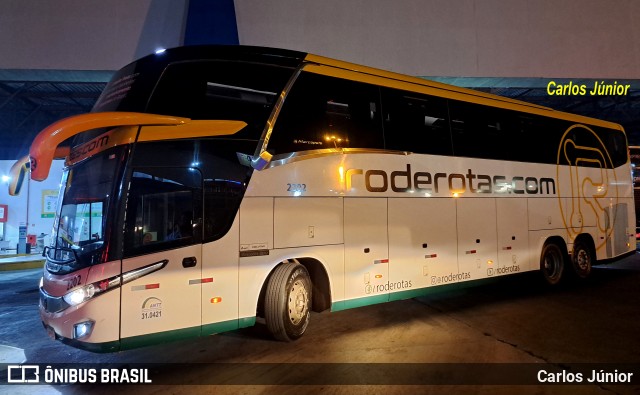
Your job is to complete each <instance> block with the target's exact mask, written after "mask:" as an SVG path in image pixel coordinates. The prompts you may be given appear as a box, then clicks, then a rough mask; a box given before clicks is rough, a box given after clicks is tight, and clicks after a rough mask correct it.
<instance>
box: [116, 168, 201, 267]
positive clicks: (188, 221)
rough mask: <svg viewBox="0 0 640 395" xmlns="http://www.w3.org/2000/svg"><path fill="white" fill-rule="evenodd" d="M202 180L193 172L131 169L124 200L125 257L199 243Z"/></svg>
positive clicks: (189, 170)
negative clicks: (129, 181) (125, 200)
mask: <svg viewBox="0 0 640 395" xmlns="http://www.w3.org/2000/svg"><path fill="white" fill-rule="evenodd" d="M201 200H202V177H201V175H200V172H199V171H197V170H196V169H193V168H173V167H154V168H134V169H133V174H132V177H131V183H130V188H129V196H128V199H127V215H126V224H125V239H124V249H125V256H131V255H136V254H140V253H149V252H153V251H159V250H164V249H169V248H176V247H181V246H185V245H189V244H194V243H197V242H200V240H201V232H202V228H201V226H200V224H201V223H202V204H201Z"/></svg>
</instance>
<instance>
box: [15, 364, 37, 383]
mask: <svg viewBox="0 0 640 395" xmlns="http://www.w3.org/2000/svg"><path fill="white" fill-rule="evenodd" d="M7 376H8V377H7V383H39V382H40V366H38V365H9V366H8V370H7Z"/></svg>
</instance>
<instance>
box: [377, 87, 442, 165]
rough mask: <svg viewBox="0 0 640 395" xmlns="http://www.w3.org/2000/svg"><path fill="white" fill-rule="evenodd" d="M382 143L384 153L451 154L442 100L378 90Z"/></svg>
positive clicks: (385, 89)
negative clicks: (390, 151) (382, 111)
mask: <svg viewBox="0 0 640 395" xmlns="http://www.w3.org/2000/svg"><path fill="white" fill-rule="evenodd" d="M382 108H383V109H384V114H383V120H384V123H383V125H384V140H385V148H386V149H388V150H397V151H407V152H416V153H422V154H434V155H451V154H452V148H451V132H450V130H449V116H448V110H447V102H446V100H445V99H443V98H440V97H436V96H429V95H422V94H419V93H414V92H405V91H400V90H396V89H389V88H382Z"/></svg>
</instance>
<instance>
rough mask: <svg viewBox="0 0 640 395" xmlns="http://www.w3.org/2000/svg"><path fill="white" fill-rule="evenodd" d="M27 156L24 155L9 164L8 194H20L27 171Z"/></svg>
mask: <svg viewBox="0 0 640 395" xmlns="http://www.w3.org/2000/svg"><path fill="white" fill-rule="evenodd" d="M29 167H30V162H29V156H28V155H27V156H24V157H22V158H20V159H18V161H17V162H16V163H14V164H13V166H11V170H10V174H11V176H10V177H11V179H10V180H9V195H11V196H17V195H19V194H20V190H21V189H22V185H24V179H25V176H27V174H28V173H29Z"/></svg>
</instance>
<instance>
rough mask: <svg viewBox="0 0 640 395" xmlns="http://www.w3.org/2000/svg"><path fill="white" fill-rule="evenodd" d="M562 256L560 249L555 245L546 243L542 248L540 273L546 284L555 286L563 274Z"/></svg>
mask: <svg viewBox="0 0 640 395" xmlns="http://www.w3.org/2000/svg"><path fill="white" fill-rule="evenodd" d="M564 256H565V254H564V253H563V252H562V249H561V248H560V247H559V246H558V245H557V244H555V243H548V244H545V246H544V247H543V248H542V254H541V255H540V271H541V272H542V275H543V276H544V279H545V280H546V282H547V284H549V285H557V284H558V283H560V280H562V274H563V273H564Z"/></svg>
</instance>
